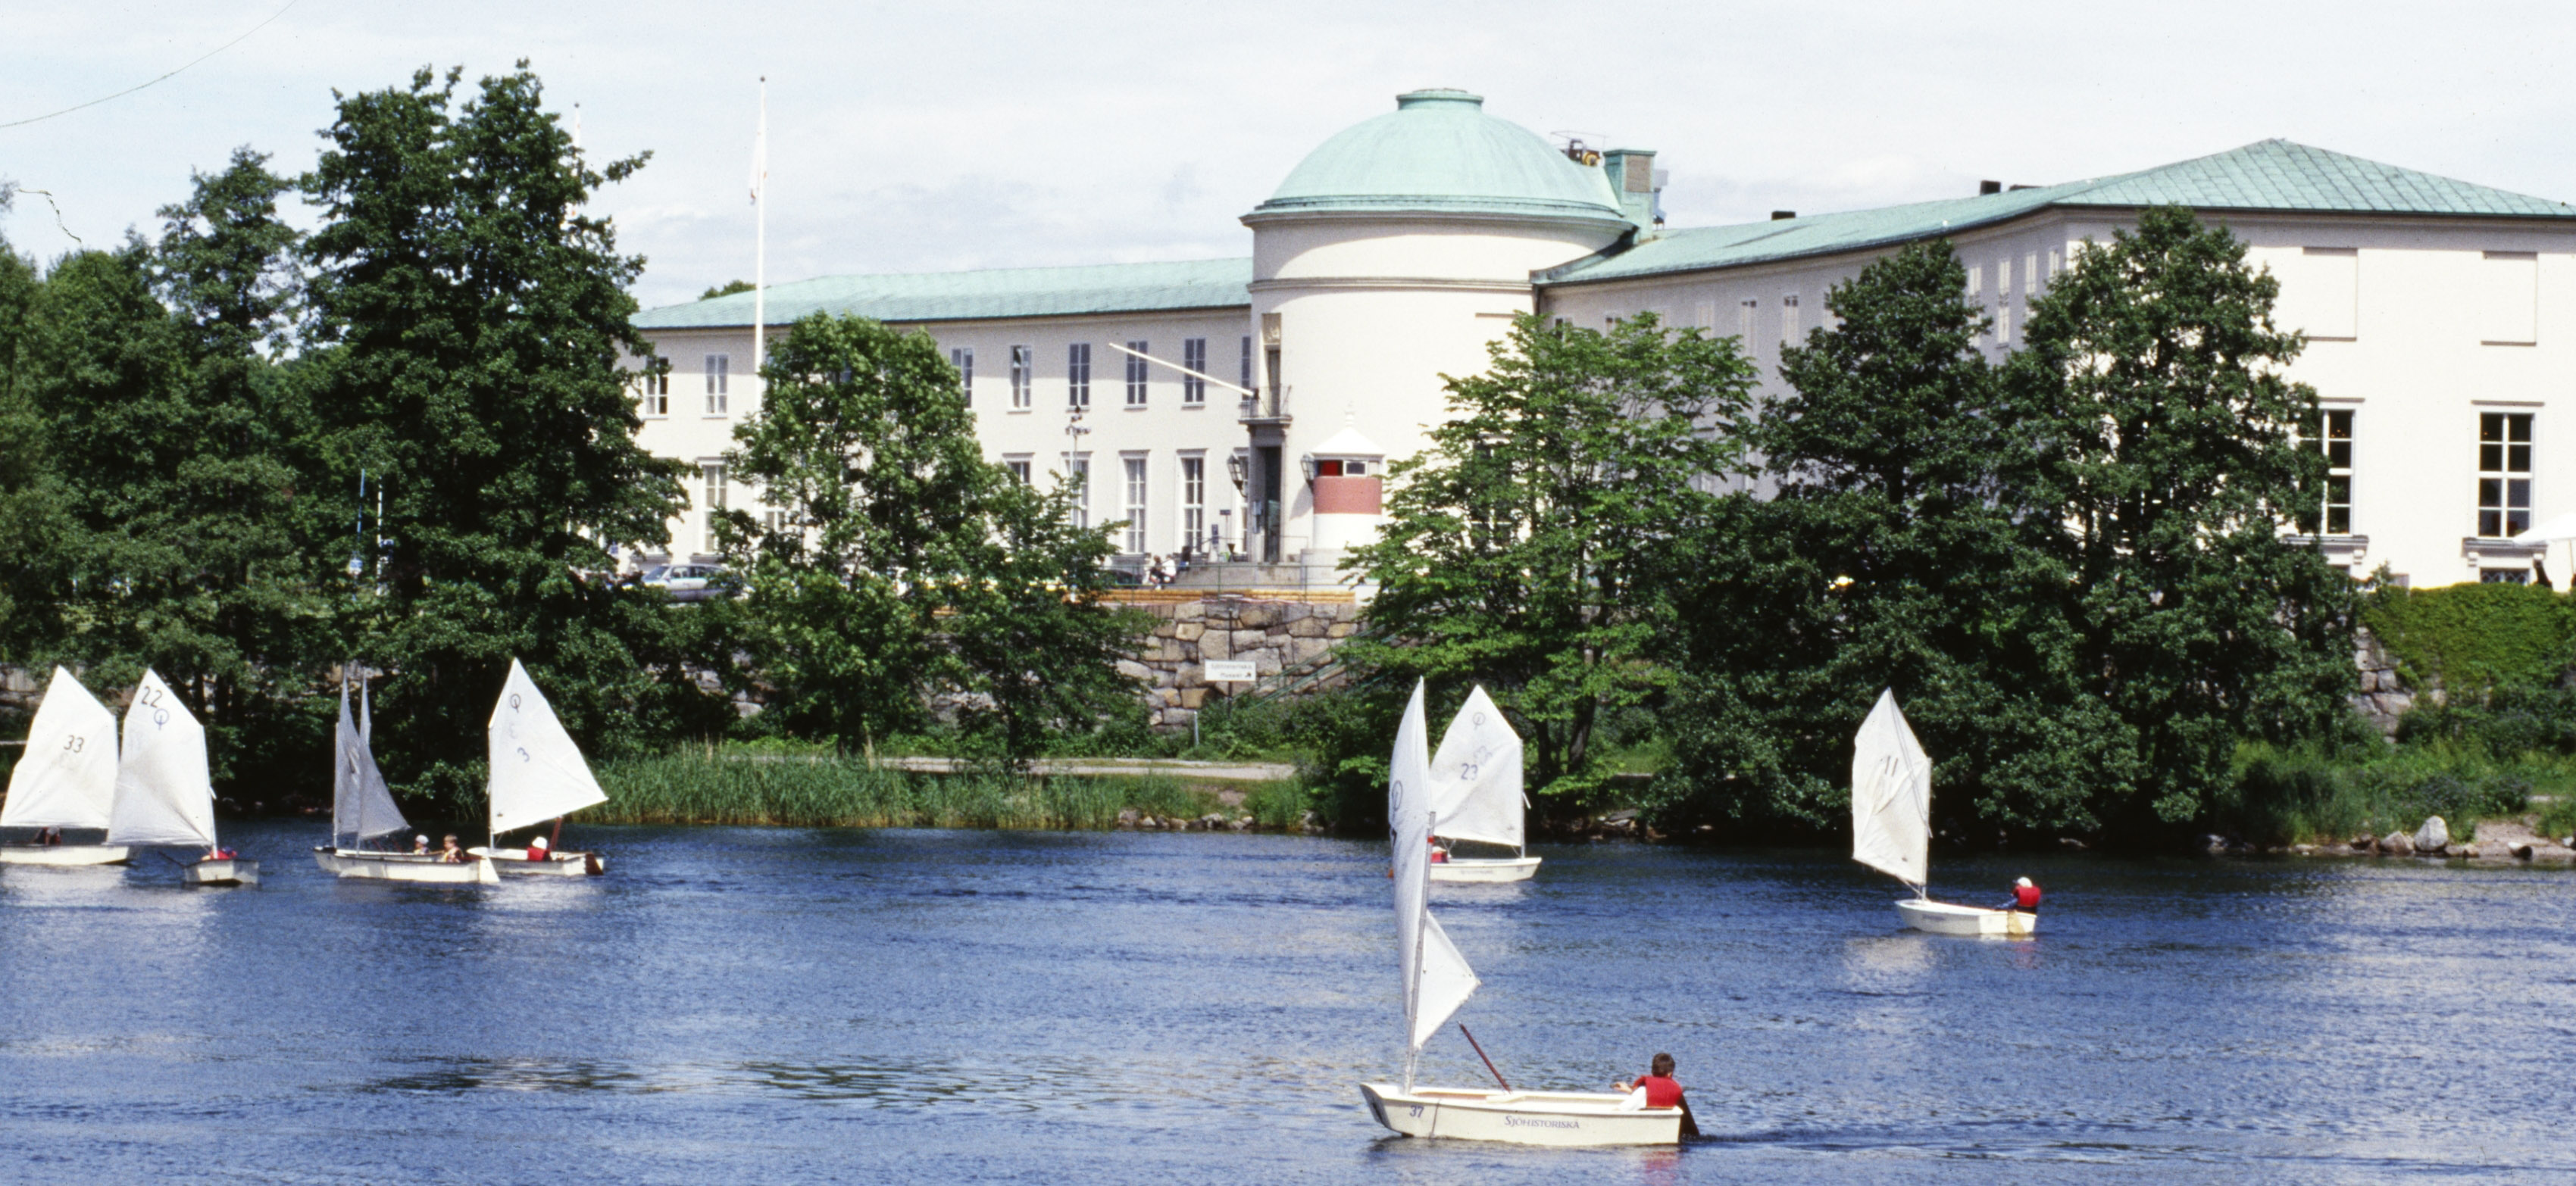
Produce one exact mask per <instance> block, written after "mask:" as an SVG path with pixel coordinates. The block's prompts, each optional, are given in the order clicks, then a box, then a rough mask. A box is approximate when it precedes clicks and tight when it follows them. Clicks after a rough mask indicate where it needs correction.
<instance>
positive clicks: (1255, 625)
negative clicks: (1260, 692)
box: [1117, 589, 1360, 730]
mask: <svg viewBox="0 0 2576 1186" xmlns="http://www.w3.org/2000/svg"><path fill="white" fill-rule="evenodd" d="M1117 600H1119V601H1123V602H1126V603H1127V604H1129V605H1133V606H1135V607H1136V608H1138V609H1142V610H1144V611H1146V612H1147V613H1150V614H1152V615H1154V633H1153V636H1152V637H1151V638H1149V639H1147V640H1146V643H1145V649H1144V650H1143V651H1141V652H1139V653H1138V654H1137V655H1136V656H1135V657H1134V658H1131V659H1122V660H1120V661H1119V663H1118V670H1119V672H1120V673H1121V674H1124V675H1126V676H1128V677H1129V678H1132V679H1136V680H1140V681H1143V682H1145V683H1146V684H1147V685H1148V691H1147V692H1146V694H1145V703H1146V707H1147V708H1148V709H1149V710H1151V711H1152V713H1153V725H1154V727H1155V728H1156V729H1165V730H1181V729H1187V728H1189V727H1190V722H1192V721H1194V720H1196V719H1197V718H1198V713H1199V708H1200V707H1201V706H1202V705H1204V704H1206V703H1207V699H1208V697H1210V696H1225V695H1229V694H1235V693H1242V692H1248V691H1251V690H1252V689H1251V686H1250V685H1245V684H1234V685H1230V686H1227V685H1215V684H1210V683H1208V681H1207V678H1206V670H1207V669H1206V667H1205V666H1204V664H1205V662H1206V661H1207V660H1210V659H1241V660H1248V661H1250V662H1251V664H1252V669H1253V670H1254V671H1255V672H1256V673H1258V674H1259V675H1260V676H1262V677H1263V678H1264V679H1267V678H1270V677H1272V676H1276V675H1278V674H1279V673H1280V672H1282V671H1290V672H1296V671H1303V670H1311V669H1313V668H1314V667H1315V666H1316V665H1318V664H1319V663H1321V662H1322V661H1323V660H1324V659H1325V657H1326V656H1328V655H1330V654H1331V653H1332V651H1333V648H1334V647H1336V646H1339V645H1341V641H1342V640H1343V639H1346V638H1349V637H1350V636H1351V633H1352V631H1353V630H1354V629H1356V628H1357V623H1358V620H1359V613H1360V607H1359V604H1358V601H1357V599H1356V598H1354V597H1352V596H1351V595H1350V594H1348V593H1339V594H1336V593H1330V592H1325V593H1313V594H1303V595H1296V594H1279V593H1263V592H1259V591H1255V592H1250V593H1241V594H1232V593H1226V594H1207V593H1200V592H1197V591H1182V590H1168V589H1166V590H1152V591H1140V592H1139V593H1131V594H1126V595H1123V596H1120V597H1119V598H1117Z"/></svg>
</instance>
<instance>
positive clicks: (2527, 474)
mask: <svg viewBox="0 0 2576 1186" xmlns="http://www.w3.org/2000/svg"><path fill="white" fill-rule="evenodd" d="M2531 419H2532V418H2531V414H2530V413H2528V412H2480V413H2478V537H2479V538H2481V539H2502V538H2505V537H2508V536H2513V535H2519V534H2521V533H2522V532H2525V531H2529V530H2531V472H2532V471H2531ZM2352 421H2353V413H2352V412H2351V411H2349V410H2346V409H2341V408H2330V409H2327V410H2325V411H2323V412H2320V413H2318V417H2317V421H2316V423H2315V424H2314V425H2313V426H2312V431H2311V433H2310V438H2311V439H2312V440H2313V441H2314V442H2315V443H2316V445H2317V446H2318V447H2319V448H2320V449H2322V450H2324V452H2325V455H2326V488H2325V503H2324V508H2323V509H2324V512H2325V516H2324V517H2325V533H2326V534H2327V535H2350V534H2352V471H2353V464H2352Z"/></svg>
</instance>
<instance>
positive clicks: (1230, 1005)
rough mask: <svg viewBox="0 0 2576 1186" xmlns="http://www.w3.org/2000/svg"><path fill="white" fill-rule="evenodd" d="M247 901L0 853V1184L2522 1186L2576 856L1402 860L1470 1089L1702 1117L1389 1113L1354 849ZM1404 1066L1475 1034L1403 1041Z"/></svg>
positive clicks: (908, 841)
mask: <svg viewBox="0 0 2576 1186" xmlns="http://www.w3.org/2000/svg"><path fill="white" fill-rule="evenodd" d="M311 831H312V829H311V828H310V827H309V826H289V825H283V824H279V825H243V826H240V827H237V828H233V829H231V830H230V831H229V832H228V837H229V838H232V839H237V840H238V841H240V843H241V845H242V846H243V847H244V848H246V849H247V850H249V854H250V855H252V856H256V857H260V858H263V859H264V860H265V862H266V875H267V878H268V882H267V884H266V885H265V886H264V887H262V888H260V889H256V890H250V889H244V890H207V889H198V890H188V889H183V888H181V887H180V886H179V884H178V882H177V878H176V875H175V870H173V869H172V868H171V867H170V866H169V865H167V864H166V863H164V862H161V861H159V860H146V861H142V862H139V863H137V864H136V865H135V866H133V867H131V868H129V869H119V870H54V869H33V868H24V867H7V868H5V869H0V1179H5V1180H11V1181H129V1182H130V1181H141V1180H145V1179H148V1178H153V1177H162V1176H174V1175H186V1176H188V1177H190V1178H193V1179H196V1180H200V1181H209V1180H211V1181H217V1182H226V1181H241V1182H253V1181H256V1182H353V1181H384V1182H392V1181H405V1182H418V1181H429V1182H518V1181H524V1182H539V1181H543V1182H549V1183H559V1182H564V1181H587V1182H672V1183H693V1184H695V1183H708V1182H840V1181H876V1180H915V1181H936V1180H945V1181H1030V1182H1135V1181H1187V1182H1217V1181H1224V1182H1367V1183H1384V1182H1423V1183H1440V1184H1442V1186H1450V1184H1455V1183H1473V1184H1474V1186H1506V1184H1509V1183H1520V1182H1566V1181H1588V1182H1647V1183H1686V1182H1720V1181H1749V1180H1757V1179H1758V1180H1777V1179H1782V1178H1790V1179H1794V1180H1835V1181H1857V1182H1911V1181H1967V1182H1986V1181H1998V1182H2003V1181H2014V1182H2017V1181H2080V1182H2174V1181H2186V1182H2188V1181H2208V1182H2241V1181H2247V1180H2255V1179H2261V1180H2267V1181H2292V1182H2327V1181H2332V1182H2343V1181H2355V1180H2371V1179H2380V1178H2388V1177H2396V1176H2400V1175H2418V1174H2447V1175H2452V1176H2456V1177H2460V1178H2463V1179H2475V1180H2479V1181H2510V1180H2529V1181H2550V1182H2563V1181H2566V1180H2568V1179H2569V1178H2570V1176H2571V1175H2576V1151H2570V1150H2569V1148H2568V1146H2567V1144H2566V1136H2567V1128H2568V1124H2569V1121H2570V1116H2571V1112H2576V1109H2571V1106H2570V1105H2571V1104H2576V1087H2571V1086H2570V1083H2569V1078H2568V1075H2567V1070H2566V1068H2567V1062H2568V1058H2569V1050H2570V1047H2569V1045H2568V1040H2569V1038H2570V1037H2576V940H2571V938H2570V936H2571V934H2576V876H2571V875H2569V874H2567V873H2563V872H2561V873H2549V872H2534V871H2525V870H2518V869H2495V870H2474V871H2467V870H2459V869H2445V868H2440V867H2432V866H2425V865H2419V864H2412V863H2352V864H2328V863H2293V862H2268V863H2259V862H2239V863H2221V862H2207V861H2194V860H2168V861H2116V860H2100V859H2032V860H2011V861H2007V860H1980V861H1950V862H1945V863H1940V864H1938V865H1936V868H1935V880H1936V883H1937V884H1938V885H1940V886H1941V887H1943V888H1945V889H1948V890H1950V891H1951V892H1950V894H1949V895H1948V896H1952V897H1956V898H1959V899H1962V900H1969V901H1983V900H1986V899H1987V898H1990V897H1994V898H1999V897H2000V896H2001V888H2000V887H2001V886H2002V885H2003V884H2004V883H2005V882H2007V881H2008V880H2009V879H2010V878H2011V877H2012V876H2013V875H2014V874H2016V873H2029V874H2031V875H2032V876H2034V877H2035V878H2037V879H2038V880H2039V881H2040V882H2041V883H2042V884H2043V885H2045V886H2047V887H2048V891H2049V893H2048V907H2049V909H2048V913H2047V914H2046V915H2045V916H2044V925H2045V927H2046V933H2045V934H2044V935H2042V936H2041V937H2039V938H2038V939H2036V940H2031V941H2016V942H2004V941H1993V940H1986V941H1978V940H1958V939H1944V938H1937V937H1932V936H1926V935H1919V934H1914V933H1910V932H1900V931H1898V930H1897V929H1896V928H1895V925H1894V915H1893V911H1891V910H1890V909H1889V908H1888V902H1889V900H1890V898H1891V897H1892V894H1891V893H1890V892H1889V891H1888V889H1887V888H1886V887H1884V886H1883V885H1881V884H1879V883H1877V882H1876V881H1874V880H1873V879H1872V878H1871V877H1869V876H1867V875H1865V874H1863V873H1861V872H1860V871H1858V870H1856V869H1855V868H1853V867H1851V866H1849V865H1848V864H1847V863H1845V862H1841V861H1837V860H1833V859H1830V857H1829V856H1828V855H1826V854H1749V855H1748V854H1743V853H1704V852H1692V851H1684V850H1679V849H1669V848H1648V847H1642V846H1634V845H1594V846H1576V847H1566V848H1553V849H1549V848H1542V849H1539V850H1537V851H1538V852H1539V853H1540V854H1541V855H1544V856H1546V857H1547V858H1548V862H1547V865H1546V867H1545V868H1544V870H1543V871H1542V872H1541V874H1540V876H1539V879H1538V880H1537V881H1535V882H1532V883H1529V884H1526V885H1521V886H1498V887H1442V888H1441V889H1440V890H1438V891H1437V892H1436V894H1435V908H1436V909H1437V910H1438V911H1439V913H1440V915H1441V918H1442V921H1443V924H1444V925H1445V926H1446V927H1447V928H1448V930H1449V933H1450V934H1451V935H1452V936H1453V937H1454V938H1455V939H1456V941H1457V943H1458V946H1459V947H1460V948H1461V949H1462V950H1463V951H1464V952H1465V953H1466V955H1467V958H1468V959H1469V960H1470V961H1471V962H1472V963H1474V965H1475V966H1476V969H1477V971H1478V973H1479V974H1480V975H1481V976H1482V977H1483V978H1484V981H1485V986H1484V988H1483V989H1481V990H1480V991H1479V992H1478V993H1477V995H1476V997H1475V999H1474V1000H1472V1001H1471V1002H1469V1004H1468V1005H1467V1007H1466V1009H1465V1010H1464V1011H1463V1012H1462V1013H1461V1014H1460V1020H1463V1021H1465V1022H1466V1023H1467V1024H1468V1025H1469V1026H1470V1027H1472V1028H1473V1029H1474V1030H1475V1031H1476V1035H1477V1037H1478V1038H1479V1039H1481V1040H1482V1041H1483V1043H1484V1045H1485V1048H1486V1050H1487V1051H1489V1052H1490V1053H1492V1054H1493V1056H1494V1058H1495V1060H1496V1061H1497V1062H1498V1063H1499V1064H1500V1065H1501V1067H1502V1070H1503V1072H1504V1073H1505V1074H1506V1075H1508V1076H1510V1077H1511V1079H1512V1081H1513V1082H1514V1083H1515V1084H1516V1085H1522V1086H1553V1087H1574V1088H1597V1087H1600V1086H1603V1085H1606V1084H1607V1083H1608V1082H1609V1081H1610V1080H1611V1079H1612V1078H1614V1077H1619V1076H1623V1075H1627V1074H1632V1073H1634V1072H1635V1071H1636V1070H1638V1069H1640V1068H1641V1066H1642V1064H1643V1063H1644V1061H1645V1059H1646V1057H1647V1056H1648V1055H1650V1054H1652V1053H1653V1052H1655V1051H1656V1050H1669V1051H1671V1052H1672V1053H1673V1054H1674V1055H1675V1056H1676V1058H1678V1060H1679V1061H1680V1065H1681V1070H1680V1074H1679V1076H1678V1077H1679V1078H1680V1079H1681V1080H1682V1081H1683V1082H1684V1083H1685V1084H1687V1085H1689V1087H1690V1089H1691V1096H1692V1099H1693V1101H1694V1103H1695V1106H1696V1108H1697V1111H1698V1115H1699V1117H1700V1121H1701V1123H1702V1125H1703V1126H1705V1127H1706V1128H1707V1130H1708V1131H1709V1132H1710V1134H1711V1135H1712V1139H1709V1140H1706V1141H1702V1142H1698V1143H1694V1144H1691V1145H1688V1146H1685V1147H1683V1148H1680V1149H1660V1150H1612V1151H1547V1150H1529V1149H1517V1148H1510V1147H1499V1146H1482V1145H1470V1144H1463V1143H1454V1142H1446V1141H1440V1142H1425V1141H1408V1140H1405V1139H1402V1138H1395V1137H1391V1136H1389V1135H1387V1134H1385V1133H1384V1131H1383V1130H1381V1129H1379V1128H1377V1127H1376V1126H1375V1125H1374V1124H1373V1123H1372V1122H1371V1121H1370V1119H1369V1117H1368V1114H1367V1112H1366V1110H1365V1109H1364V1108H1363V1107H1362V1106H1361V1104H1360V1103H1359V1100H1358V1097H1357V1092H1356V1089H1355V1087H1354V1085H1355V1084H1356V1083H1357V1082H1359V1081H1360V1080H1361V1079H1363V1078H1372V1079H1374V1078H1385V1077H1389V1076H1392V1075H1394V1074H1396V1073H1397V1071H1398V1069H1399V1066H1400V1063H1399V1057H1398V1056H1399V1051H1398V1047H1397V1043H1398V1041H1399V1036H1398V1035H1399V1029H1400V1022H1399V1017H1400V1014H1401V1007H1400V1004H1399V1001H1398V998H1397V994H1396V991H1395V988H1396V986H1395V983H1394V979H1395V977H1394V971H1393V960H1392V958H1391V957H1390V954H1389V948H1390V944H1391V939H1392V934H1393V926H1392V923H1391V921H1390V919H1389V918H1388V913H1389V912H1388V909H1387V906H1386V895H1387V888H1386V882H1385V878H1384V875H1383V870H1384V857H1383V846H1382V845H1369V844H1363V843H1356V842H1343V841H1333V840H1317V839H1308V838H1302V837H1279V836H1236V835H1201V834H1193V835H1178V836H1175V835H1152V834H1142V835H1136V834H1107V835H1065V834H1040V833H979V832H923V831H883V832H857V831H798V830H751V829H654V828H588V829H576V832H577V833H578V838H579V839H582V840H585V841H587V842H589V844H590V845H591V846H593V847H596V848H598V849H600V850H602V851H604V852H606V853H608V854H609V859H610V873H609V876H607V877H605V878H597V879H589V880H579V881H556V880H542V881H539V880H528V881H518V880H513V881H510V882H507V883H505V884H503V885H501V886H498V887H492V888H463V889H419V888H403V887H398V886H389V885H380V884H366V883H355V882H339V881H334V880H332V879H330V878H328V877H326V876H324V875H322V874H321V873H319V872H318V871H317V870H315V869H314V868H313V866H312V863H311V859H310V857H309V856H308V855H306V852H307V847H308V846H309V845H310V844H311V843H312V842H313V841H314V839H316V837H314V836H312V835H308V833H310V832H311ZM1423 1077H1424V1079H1425V1080H1426V1081H1429V1082H1448V1083H1462V1084H1474V1083H1478V1082H1481V1081H1483V1080H1484V1078H1485V1075H1484V1070H1483V1067H1482V1066H1481V1064H1479V1063H1478V1062H1476V1060H1475V1056H1474V1054H1473V1053H1472V1052H1471V1051H1469V1049H1468V1048H1467V1046H1466V1044H1465V1043H1464V1042H1463V1041H1460V1040H1459V1039H1458V1038H1457V1031H1456V1029H1455V1028H1454V1027H1453V1028H1451V1029H1450V1030H1449V1031H1448V1032H1447V1033H1446V1034H1444V1035H1443V1036H1442V1037H1441V1038H1440V1039H1439V1040H1437V1041H1436V1042H1435V1043H1434V1044H1433V1046H1432V1048H1431V1049H1430V1051H1429V1052H1428V1053H1427V1055H1426V1057H1425V1066H1424V1072H1423Z"/></svg>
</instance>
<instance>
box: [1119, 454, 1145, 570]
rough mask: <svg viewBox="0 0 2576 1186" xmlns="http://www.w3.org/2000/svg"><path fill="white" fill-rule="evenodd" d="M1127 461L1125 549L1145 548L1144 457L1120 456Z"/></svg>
mask: <svg viewBox="0 0 2576 1186" xmlns="http://www.w3.org/2000/svg"><path fill="white" fill-rule="evenodd" d="M1121 460H1123V461H1125V462H1126V463H1127V550H1128V551H1130V552H1142V551H1144V550H1145V459H1144V458H1142V457H1127V458H1121Z"/></svg>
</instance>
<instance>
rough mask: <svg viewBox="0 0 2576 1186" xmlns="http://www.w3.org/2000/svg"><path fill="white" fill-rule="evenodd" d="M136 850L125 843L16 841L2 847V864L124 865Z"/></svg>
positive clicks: (0, 862) (0, 848)
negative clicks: (25, 842)
mask: <svg viewBox="0 0 2576 1186" xmlns="http://www.w3.org/2000/svg"><path fill="white" fill-rule="evenodd" d="M133 857H134V850H133V849H131V848H128V847H126V846H125V845H122V844H12V845H8V846H5V847H0V865H62V866H68V865H122V864H124V863H126V862H127V861H129V860H132V859H133Z"/></svg>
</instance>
